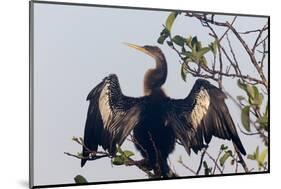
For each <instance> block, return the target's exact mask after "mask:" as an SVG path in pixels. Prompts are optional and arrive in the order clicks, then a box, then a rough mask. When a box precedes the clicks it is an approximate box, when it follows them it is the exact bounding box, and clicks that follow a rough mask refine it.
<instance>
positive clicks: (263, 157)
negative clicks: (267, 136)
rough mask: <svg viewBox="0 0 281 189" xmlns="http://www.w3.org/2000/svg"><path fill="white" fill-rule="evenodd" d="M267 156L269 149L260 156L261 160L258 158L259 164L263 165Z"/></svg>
mask: <svg viewBox="0 0 281 189" xmlns="http://www.w3.org/2000/svg"><path fill="white" fill-rule="evenodd" d="M267 154H268V149H267V148H265V149H264V150H263V151H262V153H261V154H260V155H259V158H258V162H259V164H262V165H263V164H264V160H265V158H266V156H267Z"/></svg>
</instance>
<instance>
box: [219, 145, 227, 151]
mask: <svg viewBox="0 0 281 189" xmlns="http://www.w3.org/2000/svg"><path fill="white" fill-rule="evenodd" d="M227 148H228V146H225V145H224V144H222V145H221V148H220V149H221V150H226V149H227Z"/></svg>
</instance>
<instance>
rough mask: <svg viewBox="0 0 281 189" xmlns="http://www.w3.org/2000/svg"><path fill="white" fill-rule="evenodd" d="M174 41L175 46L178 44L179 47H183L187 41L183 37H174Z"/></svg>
mask: <svg viewBox="0 0 281 189" xmlns="http://www.w3.org/2000/svg"><path fill="white" fill-rule="evenodd" d="M172 41H173V42H174V43H175V44H177V45H179V46H181V47H183V46H184V43H185V39H184V38H183V37H182V36H179V35H176V36H175V37H173V39H172Z"/></svg>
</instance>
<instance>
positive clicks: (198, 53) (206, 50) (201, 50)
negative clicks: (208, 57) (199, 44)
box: [197, 47, 210, 58]
mask: <svg viewBox="0 0 281 189" xmlns="http://www.w3.org/2000/svg"><path fill="white" fill-rule="evenodd" d="M209 51H210V48H209V47H204V48H201V49H200V50H199V51H198V52H197V56H198V57H199V58H200V57H202V56H203V55H204V54H206V53H207V52H209Z"/></svg>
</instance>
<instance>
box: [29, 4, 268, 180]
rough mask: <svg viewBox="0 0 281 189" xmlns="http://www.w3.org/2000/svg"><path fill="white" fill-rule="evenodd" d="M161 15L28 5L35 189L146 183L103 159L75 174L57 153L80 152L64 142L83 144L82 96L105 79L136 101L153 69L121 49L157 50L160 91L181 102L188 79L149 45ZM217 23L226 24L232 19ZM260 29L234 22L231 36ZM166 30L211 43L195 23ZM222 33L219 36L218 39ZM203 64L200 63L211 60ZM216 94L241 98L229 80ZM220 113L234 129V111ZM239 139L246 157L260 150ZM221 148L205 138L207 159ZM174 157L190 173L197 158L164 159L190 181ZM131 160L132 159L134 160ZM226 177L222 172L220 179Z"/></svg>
mask: <svg viewBox="0 0 281 189" xmlns="http://www.w3.org/2000/svg"><path fill="white" fill-rule="evenodd" d="M168 15H169V12H165V11H148V10H129V9H116V8H115V9H112V8H98V7H82V6H66V5H51V4H39V3H35V6H34V166H35V167H34V175H35V176H34V182H35V185H50V184H69V183H73V182H74V180H73V178H74V177H75V176H76V175H78V174H81V175H83V176H85V177H86V178H87V180H88V181H90V182H99V181H114V180H129V179H144V178H147V177H146V175H145V174H144V173H143V172H142V171H140V170H138V169H137V168H135V167H125V166H120V167H118V166H113V167H112V166H111V163H110V159H108V158H103V159H100V160H97V161H90V162H87V163H86V165H85V166H84V167H83V168H81V167H80V160H78V159H75V158H72V157H69V156H66V155H64V153H63V152H72V153H76V152H80V151H81V146H79V145H77V144H76V143H74V142H73V141H72V140H71V138H72V137H73V136H78V137H79V136H83V133H84V125H85V120H86V114H87V109H88V102H87V101H86V96H87V95H88V93H89V92H90V90H91V89H92V88H94V87H95V86H96V85H97V84H98V83H99V82H100V81H101V80H102V79H103V78H104V77H106V76H107V75H108V74H110V73H115V74H117V76H118V78H119V82H120V85H121V88H122V91H123V93H124V94H125V95H128V96H136V97H137V96H142V95H143V76H144V73H145V71H146V70H147V69H149V68H151V67H154V61H153V59H151V58H150V57H148V56H147V55H145V54H143V53H139V52H137V51H135V50H132V49H130V48H128V47H126V46H125V45H123V44H122V42H129V43H134V44H139V45H158V46H159V47H160V48H161V49H162V51H163V52H164V54H165V56H166V59H167V62H168V78H167V81H166V83H165V85H164V89H165V91H166V93H167V94H168V95H169V96H171V97H173V98H184V97H185V96H187V95H188V93H189V91H190V89H191V87H192V86H193V84H194V81H195V78H193V77H192V76H190V75H188V77H187V82H186V83H185V82H183V80H182V79H181V76H180V64H179V60H178V57H177V56H176V54H175V53H174V52H173V51H172V50H171V49H170V48H169V47H167V45H159V44H157V42H156V41H157V38H158V37H159V33H160V32H161V30H162V29H163V26H162V24H163V23H165V20H166V18H167V16H168ZM218 18H219V19H224V20H225V19H227V20H231V19H232V18H233V16H219V17H218ZM266 22H267V19H266V18H255V17H238V18H237V22H236V23H235V27H236V28H238V29H239V31H245V30H248V29H257V28H261V26H263V25H264V24H265V23H266ZM173 28H174V29H173V33H176V34H182V35H184V36H189V35H192V36H194V35H196V36H198V39H199V40H201V41H202V43H203V44H205V45H207V44H208V43H210V42H211V40H212V38H211V37H210V36H209V35H208V33H206V32H207V30H206V29H204V28H202V26H201V24H200V23H199V22H198V21H196V20H195V19H191V18H188V17H183V16H179V17H178V18H177V19H176V21H175V23H174V26H173ZM223 32H224V30H222V31H221V33H223ZM230 37H233V36H230ZM233 39H234V38H233ZM245 39H246V40H247V41H248V42H250V43H253V39H254V38H253V36H251V35H248V36H247V37H246V38H245ZM236 42H237V41H236ZM233 45H234V49H235V50H236V52H237V54H239V60H240V61H241V64H242V65H243V70H242V72H244V73H248V74H255V71H254V70H253V68H252V67H251V66H249V60H248V57H247V55H246V54H245V53H244V52H243V51H242V48H241V47H240V46H239V45H237V44H235V40H234V41H233ZM210 57H211V56H209V59H208V60H211V59H210ZM207 58H208V56H207ZM266 64H267V62H266ZM266 67H267V65H266ZM266 71H267V68H266ZM266 74H267V73H266ZM224 87H225V88H226V90H227V91H229V92H230V93H232V94H233V95H234V96H237V95H238V94H241V93H242V92H241V90H239V89H238V88H237V85H236V80H232V79H226V80H224ZM227 105H228V107H229V109H230V112H231V115H232V117H233V120H234V122H235V123H239V124H240V125H241V123H240V110H239V109H238V108H237V107H236V106H235V105H233V103H232V102H231V101H230V100H227ZM240 137H241V140H242V143H243V144H244V146H245V148H246V151H247V152H248V153H252V152H253V151H254V150H255V148H256V146H257V145H260V147H262V146H263V145H262V144H261V143H260V139H259V138H258V137H256V138H255V137H252V136H251V137H249V136H245V135H241V134H240ZM222 143H225V144H228V145H229V146H231V143H229V142H226V141H223V140H220V139H214V138H213V139H212V142H211V143H210V147H209V149H208V151H209V152H210V154H213V155H214V156H215V155H216V154H217V153H218V150H219V147H220V145H221V144H222ZM122 148H123V149H129V150H132V151H134V152H135V151H136V150H135V148H134V146H133V145H132V144H131V143H130V142H125V143H124V144H123V146H122ZM180 155H181V156H182V157H183V160H184V162H185V163H186V164H187V165H189V166H190V167H191V168H193V169H195V170H196V169H197V167H198V164H199V158H200V156H199V155H198V156H196V155H195V154H194V153H192V154H191V156H190V157H189V156H188V155H187V153H186V152H185V151H184V149H183V148H182V147H180V146H177V147H176V150H175V151H174V152H173V153H172V154H171V155H170V160H171V162H172V164H173V166H174V167H175V169H176V172H177V173H178V174H179V175H181V176H188V175H192V174H191V173H190V172H189V171H188V170H186V169H184V168H183V167H182V166H181V165H179V164H178V163H177V162H176V160H177V159H178V157H179V156H180ZM135 158H136V159H140V156H139V154H137V155H136V156H135ZM210 165H211V166H212V164H210ZM248 165H250V166H252V167H256V164H255V162H249V163H248ZM230 170H234V169H230ZM230 170H228V169H226V171H225V172H226V173H227V172H229V171H230ZM241 170H242V169H239V171H241Z"/></svg>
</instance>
